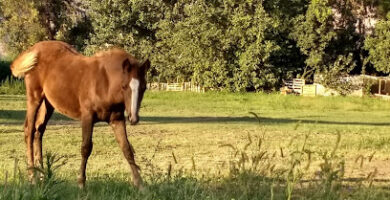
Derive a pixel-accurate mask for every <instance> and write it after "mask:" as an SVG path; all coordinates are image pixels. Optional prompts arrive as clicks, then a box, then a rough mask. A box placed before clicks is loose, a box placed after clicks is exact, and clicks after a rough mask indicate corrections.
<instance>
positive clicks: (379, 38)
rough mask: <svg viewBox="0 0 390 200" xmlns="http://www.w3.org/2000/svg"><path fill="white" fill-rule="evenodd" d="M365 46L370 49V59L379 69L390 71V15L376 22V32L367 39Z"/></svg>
mask: <svg viewBox="0 0 390 200" xmlns="http://www.w3.org/2000/svg"><path fill="white" fill-rule="evenodd" d="M364 48H365V49H366V50H367V51H369V53H370V56H369V60H370V62H371V63H372V64H373V65H374V67H375V68H376V69H377V70H378V71H382V72H385V73H389V72H390V57H389V55H390V15H389V16H388V17H387V19H386V20H380V21H379V22H378V23H377V24H376V26H375V32H374V34H373V35H372V36H369V37H368V38H367V39H366V41H365V46H364Z"/></svg>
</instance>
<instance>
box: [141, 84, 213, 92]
mask: <svg viewBox="0 0 390 200" xmlns="http://www.w3.org/2000/svg"><path fill="white" fill-rule="evenodd" d="M148 89H149V90H160V91H192V92H205V88H204V87H201V86H199V85H196V84H194V83H191V82H182V83H158V82H153V83H148Z"/></svg>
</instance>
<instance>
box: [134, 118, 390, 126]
mask: <svg viewBox="0 0 390 200" xmlns="http://www.w3.org/2000/svg"><path fill="white" fill-rule="evenodd" d="M141 121H145V122H150V123H157V124H170V123H260V124H264V125H272V124H296V123H302V124H324V125H356V126H361V125H363V126H390V123H387V122H351V121H327V120H314V119H313V120H311V119H310V120H307V119H305V120H303V119H296V118H272V117H259V118H258V119H256V118H255V117H249V116H243V117H209V116H199V117H172V116H158V117H157V116H145V117H141Z"/></svg>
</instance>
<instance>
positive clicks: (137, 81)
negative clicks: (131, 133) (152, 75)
mask: <svg viewBox="0 0 390 200" xmlns="http://www.w3.org/2000/svg"><path fill="white" fill-rule="evenodd" d="M123 66H124V72H125V76H126V77H125V80H126V81H125V85H123V86H122V87H123V88H124V100H125V107H126V112H127V113H128V115H129V120H130V124H131V125H136V124H137V123H138V121H139V116H138V112H139V109H140V107H141V101H142V98H143V97H144V93H145V90H146V72H147V71H148V69H149V67H150V61H149V60H146V61H145V62H144V63H143V64H133V65H132V64H130V62H129V61H125V63H124V65H123Z"/></svg>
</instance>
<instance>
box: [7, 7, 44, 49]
mask: <svg viewBox="0 0 390 200" xmlns="http://www.w3.org/2000/svg"><path fill="white" fill-rule="evenodd" d="M0 7H1V10H2V13H1V14H2V17H3V18H4V19H3V20H1V21H0V39H1V41H4V42H5V44H6V47H7V50H8V51H9V53H11V54H15V55H16V54H18V53H19V52H21V51H22V50H24V49H26V48H27V47H29V46H31V45H33V44H34V43H36V42H37V41H40V40H43V39H44V38H45V30H44V28H43V27H42V26H41V24H40V22H39V12H38V10H37V9H36V7H35V4H34V2H33V1H31V0H21V1H14V0H2V1H1V2H0Z"/></svg>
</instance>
